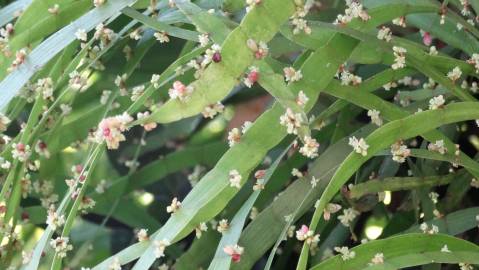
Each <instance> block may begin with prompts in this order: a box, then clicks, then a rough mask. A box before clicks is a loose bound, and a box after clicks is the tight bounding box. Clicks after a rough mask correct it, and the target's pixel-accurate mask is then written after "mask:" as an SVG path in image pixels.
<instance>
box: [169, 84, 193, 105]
mask: <svg viewBox="0 0 479 270" xmlns="http://www.w3.org/2000/svg"><path fill="white" fill-rule="evenodd" d="M192 93H193V87H192V86H186V85H184V84H183V83H182V82H180V81H175V82H174V83H173V88H171V89H170V90H168V94H169V95H170V98H171V99H178V100H179V101H186V100H187V99H188V98H189V97H190V96H191V94H192Z"/></svg>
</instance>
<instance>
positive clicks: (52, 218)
mask: <svg viewBox="0 0 479 270" xmlns="http://www.w3.org/2000/svg"><path fill="white" fill-rule="evenodd" d="M46 223H47V225H48V226H50V227H51V228H52V230H56V229H57V228H59V227H61V226H62V225H63V224H65V216H64V215H58V213H57V212H56V211H55V207H53V205H51V206H50V208H49V209H48V215H47V222H46Z"/></svg>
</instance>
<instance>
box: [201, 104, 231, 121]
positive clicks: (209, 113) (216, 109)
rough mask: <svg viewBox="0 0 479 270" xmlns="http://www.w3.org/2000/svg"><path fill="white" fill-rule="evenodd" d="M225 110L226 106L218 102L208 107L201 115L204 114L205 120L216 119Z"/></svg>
mask: <svg viewBox="0 0 479 270" xmlns="http://www.w3.org/2000/svg"><path fill="white" fill-rule="evenodd" d="M224 109H225V106H224V105H223V104H221V102H216V103H214V104H211V105H208V106H206V107H205V108H204V109H203V111H202V112H201V114H203V117H204V118H211V119H213V117H215V116H216V115H217V114H218V113H222V112H223V111H224Z"/></svg>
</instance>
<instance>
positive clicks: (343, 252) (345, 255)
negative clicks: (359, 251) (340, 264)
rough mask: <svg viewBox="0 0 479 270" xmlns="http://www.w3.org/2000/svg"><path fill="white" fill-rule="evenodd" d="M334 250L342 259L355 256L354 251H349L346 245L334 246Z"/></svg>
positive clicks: (349, 258)
mask: <svg viewBox="0 0 479 270" xmlns="http://www.w3.org/2000/svg"><path fill="white" fill-rule="evenodd" d="M334 251H336V252H338V253H340V254H341V259H342V260H343V261H347V260H351V259H354V257H356V252H354V251H350V250H349V248H348V247H335V248H334Z"/></svg>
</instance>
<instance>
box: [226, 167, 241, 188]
mask: <svg viewBox="0 0 479 270" xmlns="http://www.w3.org/2000/svg"><path fill="white" fill-rule="evenodd" d="M241 178H242V177H241V174H240V173H239V172H238V171H237V170H231V171H230V172H229V181H230V186H231V187H235V188H237V189H240V188H241Z"/></svg>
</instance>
